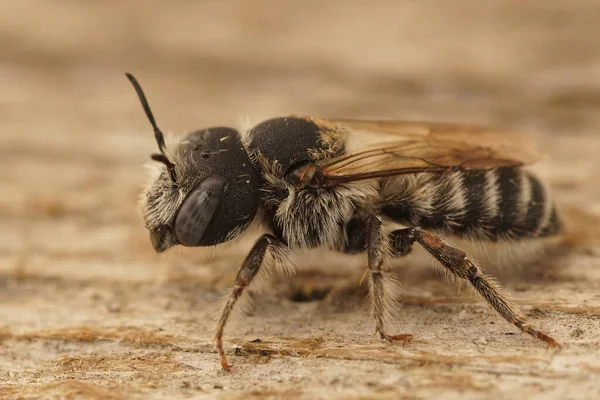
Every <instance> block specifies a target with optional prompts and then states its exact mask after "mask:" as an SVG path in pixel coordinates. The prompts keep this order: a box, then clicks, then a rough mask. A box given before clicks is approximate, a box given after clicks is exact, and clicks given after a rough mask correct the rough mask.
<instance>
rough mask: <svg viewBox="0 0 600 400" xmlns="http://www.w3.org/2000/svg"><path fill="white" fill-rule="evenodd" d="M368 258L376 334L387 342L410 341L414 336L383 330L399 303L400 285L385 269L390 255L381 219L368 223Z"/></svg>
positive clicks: (368, 221) (373, 218)
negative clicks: (386, 260) (393, 333)
mask: <svg viewBox="0 0 600 400" xmlns="http://www.w3.org/2000/svg"><path fill="white" fill-rule="evenodd" d="M366 239H367V257H368V265H369V272H370V273H371V274H370V279H369V293H370V297H371V301H372V311H373V317H374V318H375V324H376V332H377V333H379V336H380V337H381V339H384V340H387V341H390V342H391V341H394V340H401V341H404V342H407V341H410V340H411V339H412V335H409V334H400V335H393V336H392V335H388V334H387V333H385V331H384V329H383V325H384V321H385V320H386V319H387V318H388V317H389V316H390V311H392V310H393V308H394V306H395V305H396V303H397V301H398V296H399V293H398V290H399V287H398V284H397V282H396V281H395V279H394V278H393V277H392V276H391V275H390V273H389V272H388V271H387V270H386V269H385V268H384V267H383V264H384V261H385V258H386V257H387V256H388V253H389V250H390V249H389V242H388V237H387V235H386V234H385V233H384V232H383V230H382V220H381V217H378V216H372V217H369V218H368V219H367V221H366Z"/></svg>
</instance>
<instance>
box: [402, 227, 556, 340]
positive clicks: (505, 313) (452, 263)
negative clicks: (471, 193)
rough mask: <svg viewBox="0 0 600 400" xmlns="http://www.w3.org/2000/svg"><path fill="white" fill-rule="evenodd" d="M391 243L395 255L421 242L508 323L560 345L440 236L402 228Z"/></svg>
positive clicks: (470, 261)
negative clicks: (527, 319) (468, 283)
mask: <svg viewBox="0 0 600 400" xmlns="http://www.w3.org/2000/svg"><path fill="white" fill-rule="evenodd" d="M390 242H391V244H392V247H395V248H396V250H394V251H395V252H398V253H404V254H406V252H408V251H410V248H411V247H412V245H413V244H414V243H415V242H418V243H419V244H420V245H421V246H423V248H424V249H425V250H427V251H428V252H429V253H430V254H431V255H432V256H433V257H434V258H435V259H436V260H437V261H439V263H440V264H442V265H443V266H444V267H445V268H447V269H448V270H449V271H450V272H452V274H454V275H455V276H457V277H458V278H461V279H464V280H466V281H469V282H470V283H471V285H473V287H474V288H475V289H476V290H477V291H478V292H479V294H480V295H481V296H482V297H483V298H484V299H485V300H486V301H487V302H488V303H489V304H490V305H491V306H492V307H493V308H494V309H495V310H496V311H497V312H498V313H499V314H500V315H501V316H502V317H503V318H504V319H505V320H507V321H508V322H510V323H511V324H513V325H515V326H516V327H517V328H519V329H520V330H521V331H523V332H526V333H528V334H530V335H531V336H533V337H535V338H537V339H539V340H541V341H543V342H546V343H547V344H548V345H549V346H550V347H560V345H559V344H558V343H557V342H556V341H555V340H554V339H553V338H551V337H550V336H548V335H547V334H545V333H543V332H542V331H540V330H538V329H536V328H534V327H533V326H531V325H530V324H528V323H527V321H526V320H525V318H524V317H523V316H522V315H521V314H519V312H518V311H517V310H516V307H515V306H514V305H513V304H512V303H511V302H510V301H509V300H508V299H507V295H506V294H504V293H503V290H502V288H501V287H500V286H499V285H498V284H496V283H495V282H494V281H493V279H492V278H490V277H489V276H486V275H485V274H484V273H483V272H482V271H481V268H479V265H478V264H477V263H476V262H475V260H473V259H472V258H470V257H468V256H467V254H466V253H465V252H464V251H462V250H460V249H458V248H456V247H453V246H451V245H449V244H447V243H446V242H444V241H443V240H442V239H441V238H440V237H439V236H437V235H434V234H433V233H431V232H428V231H424V230H422V229H419V228H407V229H399V230H396V231H393V232H391V234H390Z"/></svg>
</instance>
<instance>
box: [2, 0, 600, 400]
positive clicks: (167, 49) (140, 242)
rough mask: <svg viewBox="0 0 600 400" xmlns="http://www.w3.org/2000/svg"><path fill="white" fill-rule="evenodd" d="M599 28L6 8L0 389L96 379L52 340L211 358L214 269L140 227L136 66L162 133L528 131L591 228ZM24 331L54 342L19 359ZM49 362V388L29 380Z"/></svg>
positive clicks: (213, 7) (439, 15) (577, 23)
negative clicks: (191, 345) (169, 249)
mask: <svg viewBox="0 0 600 400" xmlns="http://www.w3.org/2000/svg"><path fill="white" fill-rule="evenodd" d="M598 21H600V3H598V2H596V1H592V0H573V1H548V0H530V1H527V2H507V1H501V0H493V1H486V2H481V1H477V0H471V1H469V0H461V1H455V2H448V1H443V0H437V1H434V0H432V1H418V2H417V1H395V0H394V1H392V0H390V1H377V2H365V1H348V0H344V1H341V0H340V1H327V2H324V1H316V0H314V1H313V0H304V1H297V2H287V1H275V0H273V1H242V0H240V1H195V2H194V1H170V2H164V1H155V0H150V1H145V2H138V1H122V0H121V1H116V0H107V1H102V2H94V1H70V0H61V1H33V0H22V1H4V2H1V3H0V127H1V133H0V184H1V190H0V226H2V227H3V229H2V230H0V273H1V274H2V275H1V276H0V279H1V280H0V282H1V283H2V286H0V290H1V292H0V301H1V303H0V315H3V317H2V322H0V323H1V324H3V327H0V328H2V329H4V330H5V335H4V336H5V342H4V343H5V346H6V347H5V353H4V358H2V356H0V366H1V365H3V366H4V367H5V368H6V370H7V371H9V372H8V375H7V378H1V379H4V383H3V384H0V386H3V385H5V386H6V387H9V388H12V389H10V390H13V392H10V393H9V392H6V393H9V394H14V393H17V392H19V391H27V390H34V391H35V390H36V389H32V388H31V387H29V386H28V385H30V384H32V385H37V384H40V383H46V384H50V385H53V384H54V383H53V382H59V381H61V379H59V378H56V377H57V376H63V377H65V376H66V377H69V378H70V379H91V378H89V377H90V375H89V374H92V372H94V373H95V372H97V371H96V370H95V369H93V368H92V367H90V368H91V370H90V371H88V375H86V372H85V369H83V370H81V369H74V370H70V369H68V368H66V367H64V365H63V364H64V363H63V361H56V359H58V357H59V355H60V354H63V353H69V354H71V352H75V353H76V354H79V353H77V352H79V351H80V348H79V347H76V348H75V347H73V348H71V347H68V345H65V346H67V347H60V346H58V347H57V348H52V349H49V347H48V345H47V344H44V343H45V342H43V340H42V339H39V338H40V337H42V338H44V337H45V336H44V334H42V333H39V332H46V333H47V332H54V334H52V335H55V336H56V335H58V336H57V337H59V338H62V339H64V340H67V343H68V340H69V338H70V337H71V336H69V335H72V334H73V335H75V333H73V332H77V329H83V328H82V327H89V326H95V327H96V328H94V329H97V330H98V329H101V328H102V329H104V328H106V329H109V328H111V327H112V328H114V329H117V328H119V327H122V326H123V325H126V326H136V329H141V330H143V331H147V330H148V329H150V330H152V329H159V328H160V329H168V330H169V333H170V334H172V335H176V334H177V332H179V333H181V332H187V333H186V335H187V336H186V337H188V338H190V337H192V338H193V339H194V340H196V341H197V340H204V342H203V343H205V344H204V346H205V347H206V349H207V350H206V351H207V354H206V360H207V361H206V362H207V365H212V364H211V363H213V362H214V354H212V353H210V352H209V350H210V349H211V344H210V335H211V329H212V325H211V323H212V322H211V323H208V322H206V321H202V316H203V315H204V314H203V313H208V312H209V311H211V312H212V311H214V309H213V308H210V307H213V306H209V305H207V306H206V307H207V309H206V310H205V309H204V306H205V304H204V303H203V302H206V304H212V302H213V300H214V299H215V298H216V297H217V293H216V292H215V290H214V289H213V286H214V284H215V280H218V278H215V276H214V275H215V273H216V272H215V268H214V266H211V265H195V264H194V265H193V268H194V269H193V271H194V272H193V274H194V279H195V280H192V281H189V276H188V275H187V274H190V273H192V272H190V271H189V270H186V269H185V268H186V266H189V265H192V264H193V263H192V261H193V260H194V255H193V253H186V252H183V253H181V252H175V253H176V256H169V255H168V256H167V258H166V261H165V259H159V258H158V257H157V256H156V255H155V254H153V252H152V249H151V246H150V242H149V240H148V237H147V233H146V232H145V231H144V229H143V228H142V227H141V222H140V220H139V217H138V214H137V207H136V201H137V198H138V195H139V192H140V189H141V187H142V185H143V183H144V181H145V171H144V169H143V167H142V165H143V164H144V163H145V162H146V161H147V160H148V156H149V154H150V153H151V152H153V151H155V150H156V143H155V142H154V139H153V137H152V132H151V128H150V126H149V124H148V121H147V120H146V118H145V116H144V114H143V112H142V109H141V106H140V104H139V101H138V100H137V98H136V96H135V93H134V91H133V89H132V87H131V85H130V84H129V82H128V81H127V80H126V79H125V77H124V72H126V71H127V72H131V73H133V74H134V75H136V76H137V78H138V79H139V80H140V82H141V84H142V86H143V88H144V89H145V91H146V94H147V96H148V98H149V101H150V104H151V106H152V108H153V110H154V113H155V115H156V117H157V120H158V124H159V126H161V127H162V129H163V130H164V131H168V132H176V133H180V132H185V131H189V130H193V129H198V128H202V127H208V126H215V125H233V126H237V125H239V122H240V121H242V120H244V119H245V118H247V119H250V120H252V121H260V120H261V119H264V118H269V117H273V116H281V115H286V114H289V113H297V114H298V113H299V114H310V115H314V116H319V117H339V118H378V119H413V120H414V119H416V120H431V121H447V122H461V123H477V124H485V125H491V126H496V127H499V128H506V129H512V130H518V131H522V132H525V133H526V134H528V135H531V136H534V137H536V138H537V139H539V140H540V142H541V143H542V146H543V149H544V150H545V151H546V152H547V153H548V154H549V155H550V156H551V160H552V161H551V163H549V164H548V166H547V167H545V169H544V173H545V174H546V175H547V176H548V179H549V181H550V182H551V184H552V186H553V188H554V189H555V192H556V194H557V197H558V199H559V201H560V202H561V204H563V206H564V207H565V208H567V209H571V210H576V211H577V213H576V217H578V218H579V219H577V221H579V222H582V221H583V222H586V223H588V224H590V223H591V222H590V221H597V220H594V219H593V218H595V217H597V216H599V215H600V196H599V194H600V180H598V179H597V176H599V174H600V163H599V162H598V154H599V152H600V137H599V136H598V135H599V133H598V131H599V129H600V24H599V23H598ZM594 224H595V222H594ZM594 248H597V247H594V246H590V247H589V249H588V252H587V253H586V254H588V256H590V257H592V256H593V255H594V254H595V255H596V256H597V254H598V253H597V250H594ZM594 257H595V256H594ZM215 262H218V261H215ZM586 265H587V264H586ZM596 267H597V261H596ZM178 268H183V272H181V271H180V273H181V274H182V275H181V276H179V278H178V276H177V273H178V272H176V271H179V270H178ZM217 270H220V269H219V268H217ZM174 271H175V272H174ZM181 277H183V278H181ZM178 279H179V280H178ZM588 281H589V279H588ZM165 282H166V283H165ZM173 282H175V283H173ZM589 282H592V281H589ZM594 282H595V283H593V284H592V287H594V288H597V287H598V281H594ZM169 285H175V287H172V286H169ZM177 285H179V286H177ZM186 285H188V286H186ZM225 286H226V285H225ZM198 287H200V289H198ZM202 288H204V292H203V291H202V290H203V289H202ZM538 289H541V288H538ZM198 290H199V292H200V294H198ZM531 290H534V289H531ZM557 290H558V289H557ZM572 290H573V292H579V293H583V292H585V289H581V288H572ZM594 290H595V292H594ZM594 290H591V289H590V292H589V293H590V296H592V297H593V296H594V295H593V293H596V292H597V290H596V289H594ZM174 293H175V294H174ZM528 296H529V297H530V298H535V295H534V294H531V293H530V294H529V295H528ZM565 298H571V297H569V295H568V294H565ZM153 299H154V300H155V302H154V303H153ZM591 301H592V302H593V301H594V300H593V299H592V300H591ZM595 301H596V303H595V304H596V305H597V304H598V302H599V301H598V299H597V298H596V300H595ZM157 304H158V305H157ZM199 304H200V305H199ZM282 307H283V306H282ZM459 311H460V310H459ZM279 312H281V310H279ZM283 312H284V313H285V312H287V311H283ZM599 314H600V312H599ZM359 317H360V318H362V320H363V322H364V324H365V325H364V326H363V327H362V328H360V329H362V330H363V331H365V332H369V334H370V332H371V327H370V325H369V323H370V321H369V320H368V318H367V317H366V314H365V315H362V314H360V315H359V316H358V317H357V318H359ZM273 318H275V317H273ZM328 318H329V317H328ZM345 318H347V316H346V317H345ZM174 321H175V322H174ZM177 321H178V322H179V325H178V324H177ZM274 321H279V320H276V319H275V320H274ZM279 322H281V321H279ZM173 324H175V325H173ZM167 326H169V327H171V328H167ZM254 326H261V322H260V321H258V322H257V321H255V322H254ZM107 327H108V328H107ZM112 328H111V329H112ZM288 328H289V327H288ZM412 328H414V329H417V328H416V327H411V329H412ZM86 329H88V328H86ZM90 329H91V328H90ZM253 329H254V328H253ZM257 329H258V328H257ZM281 329H284V328H281ZM472 329H475V328H473V327H472ZM507 329H508V328H507ZM73 330H75V331H73ZM31 332H34V333H31ZM35 332H37V333H35ZM56 332H63V333H59V334H57V333H56ZM64 332H67V333H64ZM94 332H96V333H95V335H96V336H93V335H92V337H93V338H96V337H104V338H106V337H109V338H110V337H113V336H114V335H117V336H114V337H117V339H119V340H121V341H125V342H126V341H127V340H125V339H123V338H122V337H121V336H118V335H119V334H118V333H114V335H113V336H110V334H108V333H106V332H104V333H103V334H99V333H97V331H94ZM111 332H112V331H111ZM115 332H120V331H119V330H118V329H117V330H116V331H115ZM136 332H137V331H136ZM246 332H247V331H246ZM260 332H261V334H267V335H273V336H275V335H276V334H277V332H279V328H274V329H267V330H266V331H263V330H260ZM243 333H244V331H243V330H242V331H240V332H238V334H237V335H238V336H240V335H242V334H243ZM26 334H27V335H33V336H32V337H34V338H37V339H39V340H41V342H40V343H41V344H39V343H37V342H35V341H34V343H37V344H34V345H33V347H32V348H33V350H32V348H31V347H25V344H23V342H22V336H19V335H26ZM306 334H309V332H306ZM469 334H473V335H475V336H474V337H477V336H476V335H477V333H469ZM469 334H467V335H469ZM36 335H37V336H36ZM52 335H51V336H52ZM61 335H63V336H61ZM232 335H234V336H235V334H233V333H232ZM55 336H52V337H55ZM65 338H66V339H65ZM457 338H458V337H457ZM30 339H31V338H30ZM37 339H35V340H37ZM46 339H47V338H46ZM46 339H44V340H46ZM62 339H61V340H62ZM117 339H115V340H117ZM28 340H29V339H28ZM132 340H133V339H132ZM7 343H9V344H7ZM28 346H31V345H28ZM61 346H62V345H61ZM26 349H27V350H26ZM96 351H98V349H97V348H90V349H88V350H85V351H84V352H87V353H86V354H88V353H90V354H91V353H94V352H96ZM94 354H95V353H94ZM73 357H75V356H73ZM77 357H83V356H81V355H77ZM106 357H108V356H106ZM40 360H42V361H43V362H46V363H47V364H43V362H42V361H40ZM61 360H62V359H61ZM80 361H81V360H80ZM121 362H123V360H121ZM40 363H42V364H41V365H45V367H44V371H49V372H48V374H50V375H48V376H46V375H44V374H42V372H39V371H38V372H39V374H41V375H39V374H38V375H37V378H36V377H32V376H31V374H30V373H29V375H28V372H26V371H27V369H28V368H29V369H30V370H31V368H34V367H33V366H35V365H40ZM57 363H58V364H57ZM61 363H63V364H61ZM57 365H58V366H57ZM94 365H95V364H94ZM63 367H64V368H63ZM57 368H58V369H57ZM61 368H62V369H61ZM65 368H66V369H65ZM136 368H138V369H139V368H141V367H140V366H133V367H132V369H134V370H135V369H136ZM211 368H212V367H211ZM34 369H35V368H34ZM65 371H67V372H65ZM68 371H71V372H68ZM81 371H84V372H81ZM210 371H211V372H210V373H211V374H213V375H211V377H212V378H214V379H217V380H218V379H226V378H220V377H219V375H215V374H218V373H217V372H214V371H216V369H214V371H213V369H211V370H210ZM597 371H598V369H597V370H596V372H597ZM154 372H156V371H154ZM154 372H153V373H154ZM192 372H193V371H192ZM382 373H383V372H382ZM61 374H62V375H61ZM69 374H71V375H69ZM150 375H151V376H153V375H152V374H150ZM40 376H41V378H40ZM144 376H145V375H144ZM215 376H216V377H217V378H215ZM113 378H114V377H113V376H108V377H104V378H99V379H100V381H102V379H105V380H104V381H102V382H104V383H101V384H100V385H101V386H102V385H104V386H102V387H105V386H106V385H108V384H107V383H106V382H112V380H111V379H113ZM94 379H95V378H94ZM115 379H116V378H115ZM144 379H145V378H144ZM227 379H228V378H227ZM92 380H93V379H92ZM135 382H137V383H135ZM135 382H134V384H133V388H130V389H131V390H133V392H136V391H138V390H142V389H140V388H139V387H138V388H136V387H135V385H136V384H138V383H139V382H138V381H135ZM140 382H141V381H140ZM143 382H146V381H143ZM226 382H227V383H226V384H225V385H232V387H236V386H235V384H234V383H231V382H230V381H226ZM198 384H200V383H198ZM265 384H266V385H267V386H268V384H267V383H265ZM157 385H158V387H159V388H160V390H163V392H164V393H170V396H175V394H174V393H176V392H177V390H178V389H177V388H176V389H177V390H175V389H173V391H170V390H171V389H172V388H171V387H170V386H169V384H167V383H165V382H162V383H158V384H157ZM109 386H110V385H109ZM142 386H143V387H147V386H144V385H142ZM395 386H396V388H398V387H402V385H399V386H398V385H395ZM317 387H318V385H317ZM51 388H54V389H56V387H54V386H51ZM61 388H62V386H61V387H60V388H59V389H56V390H63V389H64V388H62V389H61ZM238 388H241V389H240V390H242V389H243V387H242V386H239V387H238ZM46 389H48V387H46ZM54 389H52V390H54ZM184 389H185V388H184ZM187 389H189V387H188V388H187ZM187 389H185V390H187ZM205 389H206V388H205ZM209 389H210V390H213V389H214V388H212V387H211V388H209ZM65 390H66V389H65ZM127 390H129V389H127ZM182 390H183V389H182ZM190 390H191V389H190ZM206 390H208V389H206ZM210 390H208V391H209V392H210ZM133 392H132V393H133ZM127 393H129V392H127ZM136 393H137V392H136ZM177 393H178V392H177ZM126 397H127V396H126ZM171 398H173V397H171Z"/></svg>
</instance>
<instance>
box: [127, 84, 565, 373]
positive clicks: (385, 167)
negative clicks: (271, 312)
mask: <svg viewBox="0 0 600 400" xmlns="http://www.w3.org/2000/svg"><path fill="white" fill-rule="evenodd" d="M127 77H128V78H129V80H130V81H131V83H132V84H133V86H134V88H135V90H136V92H137V94H138V97H139V99H140V101H141V103H142V106H143V108H144V110H145V113H146V116H147V117H148V119H149V121H150V123H151V125H152V127H153V129H154V135H155V138H156V141H157V143H158V149H159V151H160V153H157V154H153V155H152V156H151V158H152V159H153V160H154V161H157V162H159V163H161V164H162V166H161V168H160V172H159V173H158V176H156V178H155V179H154V180H153V181H152V182H151V184H150V186H149V188H148V190H147V192H146V193H145V196H144V198H143V200H142V218H143V220H144V223H145V226H146V228H147V229H148V230H149V232H150V238H151V242H152V245H153V247H154V249H155V250H156V251H157V252H162V251H165V250H166V249H168V248H170V247H172V246H175V245H182V246H191V247H194V246H205V247H206V246H217V245H219V244H222V243H226V242H229V241H231V240H233V239H234V238H236V237H239V236H241V235H243V234H244V233H245V232H246V231H247V228H248V226H249V225H250V224H251V223H252V222H253V221H259V222H261V223H262V224H264V225H265V226H266V227H267V228H268V230H269V233H265V234H263V235H262V236H260V237H259V238H258V240H256V242H255V244H254V246H253V247H252V249H251V250H250V252H249V254H248V255H247V257H246V258H245V260H244V261H243V263H242V265H241V268H240V269H239V272H238V274H237V277H236V279H235V284H234V286H233V288H232V289H231V292H230V293H229V295H228V297H227V301H226V303H225V305H224V307H223V309H222V311H221V314H220V317H219V319H218V324H217V330H216V347H217V350H218V353H219V356H220V361H221V366H222V368H223V369H225V370H229V369H230V368H231V365H230V364H229V363H228V361H227V358H226V356H225V352H224V349H223V331H224V328H225V326H226V324H227V321H228V319H229V317H230V314H231V312H232V310H233V309H234V306H235V304H236V302H237V300H238V299H239V298H240V295H241V294H242V293H243V292H244V290H245V289H246V288H247V287H248V285H250V284H251V282H252V280H253V278H254V277H255V276H256V275H257V273H258V271H259V270H260V268H261V265H263V264H264V262H265V260H266V257H267V256H271V257H273V259H275V260H278V261H279V262H283V263H285V262H286V255H287V254H288V253H289V252H290V251H294V250H297V249H310V248H317V247H324V248H328V249H331V250H334V251H339V252H344V253H366V258H367V267H368V270H367V272H368V279H369V292H370V299H371V302H372V314H373V318H374V320H375V328H376V333H377V334H378V335H379V336H380V337H381V339H383V340H386V341H396V340H402V341H407V340H410V338H411V335H408V334H398V335H391V334H388V332H387V331H386V329H385V321H386V318H387V317H388V316H389V315H390V312H391V310H392V309H393V307H394V305H395V302H396V301H397V295H396V293H397V291H396V290H395V288H394V284H395V283H394V282H395V279H394V277H393V276H392V274H391V272H389V271H388V267H387V264H388V261H389V260H390V259H391V258H394V257H401V256H404V255H407V254H408V253H410V252H411V250H412V248H413V246H414V245H415V244H418V245H420V246H421V247H423V248H424V249H425V250H426V251H427V252H429V253H430V254H431V255H432V256H433V258H434V259H435V260H437V262H439V264H440V265H441V266H442V267H443V269H444V270H446V271H448V272H449V273H451V274H452V275H453V276H455V277H456V278H458V279H460V280H463V281H465V282H468V283H470V285H471V286H472V288H473V289H475V291H477V292H478V293H479V294H480V295H481V296H482V297H483V298H484V299H485V300H486V301H487V302H488V303H489V304H490V305H491V306H492V307H493V308H494V309H495V310H496V311H497V312H498V313H499V314H500V315H501V316H502V317H503V318H504V319H506V320H507V321H508V322H509V323H511V324H513V325H515V326H516V327H517V328H519V329H520V330H521V331H523V332H526V333H528V334H529V335H531V336H533V337H535V338H537V339H539V340H541V341H544V342H545V343H547V344H548V345H549V346H550V347H559V344H558V343H557V342H556V341H555V340H554V339H553V338H552V337H550V336H549V335H547V334H546V333H544V332H542V331H541V330H539V329H537V328H535V327H534V326H532V325H531V324H529V323H528V322H527V321H526V319H525V318H524V317H523V316H522V315H521V314H520V313H519V311H518V310H517V308H516V306H515V305H513V304H512V303H511V302H510V300H509V299H508V297H507V295H506V294H505V293H504V291H503V290H502V288H501V287H500V286H499V285H498V284H497V283H495V281H494V280H493V279H492V278H491V277H490V276H489V275H486V274H484V272H483V271H482V268H481V267H480V266H479V264H478V262H477V261H476V260H475V259H473V258H472V257H471V256H469V255H468V254H466V253H465V252H464V251H463V250H461V249H459V248H457V247H455V246H453V245H451V244H449V243H448V242H446V241H445V240H444V239H443V238H442V237H444V236H446V237H456V238H465V239H469V240H474V241H478V242H482V243H485V242H507V241H513V242H514V241H519V242H525V241H530V240H534V239H539V238H544V237H553V236H557V235H559V234H560V233H561V231H562V230H563V225H562V223H561V220H560V218H559V214H558V212H557V209H556V207H555V205H554V203H553V201H552V199H551V197H550V194H549V191H548V189H547V187H546V186H545V185H544V184H543V183H542V182H541V181H540V180H539V179H538V178H537V177H536V176H534V175H533V174H532V173H531V172H529V171H527V170H526V169H525V168H524V167H525V166H526V165H529V164H532V163H533V162H535V161H537V160H538V159H539V154H538V153H537V152H536V151H535V150H534V149H533V147H532V145H531V143H529V142H528V141H527V139H526V138H524V137H521V136H517V135H513V134H510V133H503V132H499V131H494V130H490V129H486V128H481V127H471V126H462V125H457V124H444V123H420V122H397V121H393V122H392V121H361V120H325V119H317V118H311V117H298V116H290V117H283V118H273V119H269V120H267V121H264V122H262V123H259V124H258V125H256V126H254V127H253V128H251V129H249V130H248V131H247V132H241V133H240V132H238V131H236V130H234V129H231V128H226V127H213V128H207V129H202V130H198V131H195V132H192V133H189V134H188V135H187V136H185V137H184V138H183V139H182V140H181V141H179V142H178V143H177V144H176V146H174V148H171V149H167V148H166V145H165V140H164V136H163V133H162V132H161V130H160V129H159V128H158V127H157V125H156V122H155V119H154V116H153V114H152V112H151V110H150V107H149V105H148V102H147V100H146V97H145V96H144V93H143V91H142V89H141V87H140V85H139V83H138V82H137V81H136V79H135V78H134V77H133V76H132V75H130V74H127ZM384 220H385V221H388V220H389V221H393V222H395V223H398V224H401V225H402V226H404V228H401V229H394V230H389V229H387V228H386V226H387V223H384Z"/></svg>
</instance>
